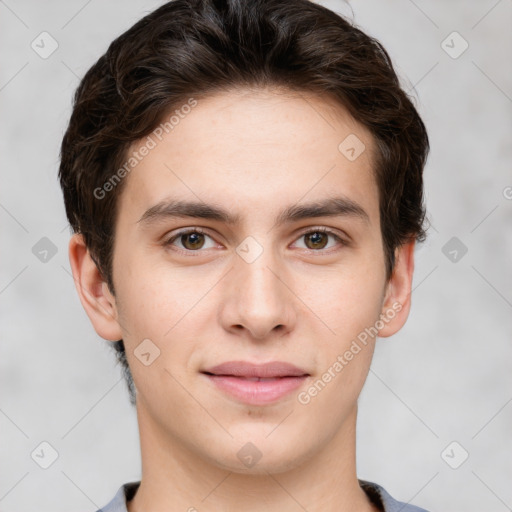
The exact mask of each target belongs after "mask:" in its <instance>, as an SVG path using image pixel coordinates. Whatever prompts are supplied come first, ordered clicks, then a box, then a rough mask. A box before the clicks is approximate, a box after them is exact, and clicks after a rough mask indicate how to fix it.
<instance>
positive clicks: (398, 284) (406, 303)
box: [378, 241, 415, 338]
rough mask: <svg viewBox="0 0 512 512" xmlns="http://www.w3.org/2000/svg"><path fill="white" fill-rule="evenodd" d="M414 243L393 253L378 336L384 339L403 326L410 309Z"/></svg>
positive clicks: (405, 245)
mask: <svg viewBox="0 0 512 512" xmlns="http://www.w3.org/2000/svg"><path fill="white" fill-rule="evenodd" d="M414 246H415V241H412V242H408V243H406V244H404V245H402V246H400V247H399V248H397V249H396V251H395V266H394V269H393V272H392V274H391V277H390V279H389V281H388V283H387V285H386V292H385V295H384V301H383V304H382V314H381V316H380V319H381V320H382V321H383V323H384V327H383V328H382V329H380V330H379V334H378V336H379V337H381V338H386V337H388V336H391V335H393V334H395V333H396V332H398V331H399V330H400V329H401V328H402V327H403V326H404V324H405V322H406V320H407V317H408V316H409V311H410V309H411V286H412V276H413V272H414Z"/></svg>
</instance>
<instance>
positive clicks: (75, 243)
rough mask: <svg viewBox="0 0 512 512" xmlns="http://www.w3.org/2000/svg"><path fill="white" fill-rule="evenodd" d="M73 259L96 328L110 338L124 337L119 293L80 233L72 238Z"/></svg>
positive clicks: (78, 286) (82, 299)
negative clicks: (97, 264)
mask: <svg viewBox="0 0 512 512" xmlns="http://www.w3.org/2000/svg"><path fill="white" fill-rule="evenodd" d="M69 262H70V265H71V270H72V273H73V279H74V281H75V287H76V290H77V292H78V296H79V298H80V302H81V303H82V306H83V307H84V309H85V312H86V313H87V316H88V317H89V319H90V321H91V323H92V325H93V327H94V330H95V331H96V332H97V333H98V335H99V336H101V337H102V338H104V339H106V340H109V341H118V340H120V339H122V337H123V335H122V330H121V326H120V324H119V322H118V312H117V305H116V300H115V297H114V296H113V295H112V293H111V292H110V290H109V289H108V286H107V283H106V282H105V281H104V279H103V277H102V275H101V273H100V271H99V270H98V267H97V266H96V263H95V262H94V260H93V259H92V258H91V255H90V253H89V250H88V248H87V247H86V245H85V242H84V239H83V236H82V235H80V234H75V235H73V236H72V237H71V240H70V241H69Z"/></svg>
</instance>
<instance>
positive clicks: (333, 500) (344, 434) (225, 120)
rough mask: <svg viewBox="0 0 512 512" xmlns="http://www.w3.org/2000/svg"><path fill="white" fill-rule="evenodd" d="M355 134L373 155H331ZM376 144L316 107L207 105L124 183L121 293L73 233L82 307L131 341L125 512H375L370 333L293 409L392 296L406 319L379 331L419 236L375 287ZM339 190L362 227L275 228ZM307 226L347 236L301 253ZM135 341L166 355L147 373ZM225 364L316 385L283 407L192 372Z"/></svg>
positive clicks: (268, 95)
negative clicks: (246, 397) (358, 440)
mask: <svg viewBox="0 0 512 512" xmlns="http://www.w3.org/2000/svg"><path fill="white" fill-rule="evenodd" d="M349 134H356V135H357V137H359V139H360V140H362V141H363V142H364V144H365V147H366V149H365V151H364V152H363V153H362V154H361V155H360V156H359V157H358V158H357V159H356V160H354V161H350V160H349V159H347V158H346V157H345V156H344V155H343V154H342V153H341V152H340V151H339V150H338V145H339V144H340V142H341V141H343V140H344V139H345V137H347V136H348V135H349ZM133 148H134V149H136V148H137V144H136V145H134V146H133ZM374 150H375V145H374V141H373V139H372V136H371V134H370V133H369V132H368V131H367V130H366V129H365V128H364V127H363V126H362V125H360V124H358V123H357V122H356V121H355V120H354V119H353V118H352V117H351V116H350V115H349V114H348V112H347V111H346V110H345V109H344V108H343V107H342V106H341V105H339V104H338V103H336V102H335V101H334V100H332V99H329V98H328V97H326V96H324V97H319V96H315V95H312V94H304V93H301V94H297V93H292V92H291V91H286V90H279V89H276V88H274V89H266V90H261V89H260V90H247V89H245V90H236V91H231V92H229V93H227V92H222V93H217V94H215V95H210V96H208V97H206V98H204V99H199V100H198V104H197V106H196V107H195V108H194V109H193V110H192V111H191V113H190V114H188V115H187V116H186V117H185V118H184V119H183V120H181V121H180V123H179V124H178V125H177V126H175V128H174V130H173V131H172V132H170V133H169V134H168V135H166V137H165V138H164V140H163V141H162V142H159V144H158V145H157V146H156V147H155V148H154V149H152V150H151V151H150V152H149V154H148V155H147V156H146V157H145V158H144V159H143V160H142V161H141V162H140V163H139V164H138V165H137V166H136V167H135V168H134V169H133V170H132V171H131V173H130V174H129V175H128V176H127V177H126V178H125V179H126V180H127V181H126V183H124V185H125V188H124V190H123V192H122V194H121V196H120V198H119V201H120V202H119V209H118V217H117V221H116V227H115V245H114V260H113V280H114V288H115V296H114V295H113V294H112V293H111V292H110V290H109V289H108V287H107V286H106V284H105V283H104V281H103V280H102V277H101V275H100V274H99V272H98V270H97V268H96V266H95V265H94V263H93V261H92V259H91V257H90V254H89V252H88V250H87V248H86V247H85V245H84V243H83V239H82V237H81V236H80V235H74V236H73V237H72V239H71V241H70V248H69V255H70V261H71V267H72V271H73V276H74V278H75V282H76V285H77V290H78V293H79V295H80V299H81V301H82V304H83V306H84V308H85V310H86V312H87V314H88V316H89V318H90V320H91V322H92V324H93V326H94V328H95V330H96V332H97V333H98V334H99V335H100V336H101V337H102V338H104V339H107V340H111V341H115V340H118V339H121V338H122V339H123V340H124V343H125V346H126V352H127V357H128V361H129V364H130V368H131V371H132V374H133V378H134V381H135V385H136V388H137V418H138V424H139V431H140V442H141V453H142V483H141V485H140V488H139V490H138V492H137V493H136V495H135V497H134V499H133V500H131V501H130V502H129V503H128V509H129V512H141V511H143V510H152V511H164V510H165V511H186V510H190V511H192V510H195V509H197V510H198V511H201V512H203V511H218V510H223V511H239V510H244V511H247V512H252V511H276V512H277V511H279V512H288V511H290V512H291V511H294V512H295V511H303V510H304V509H306V510H308V511H309V512H316V511H323V512H325V511H333V512H334V511H337V512H339V511H349V510H350V511H354V510H357V511H376V510H378V509H377V508H376V507H375V506H374V505H372V504H371V502H370V501H369V499H368V497H367V496H366V494H365V492H364V491H362V489H361V488H360V487H359V485H358V482H357V476H356V463H355V427H356V417H357V399H358V396H359V394H360V392H361V389H362V387H363V385H364V382H365V379H366V377H367V374H368V371H369V367H370V363H371V359H372V355H373V350H374V345H375V338H370V340H369V342H368V344H367V345H366V346H364V348H363V349H362V350H361V351H360V352H359V353H357V355H355V356H354V358H353V359H352V360H351V361H350V362H348V364H347V365H346V366H344V368H343V370H342V371H341V372H339V373H337V374H336V376H335V378H333V379H332V380H331V381H330V382H329V383H328V384H327V385H326V386H325V388H324V389H323V390H322V391H321V392H319V393H318V394H317V396H315V397H314V398H312V399H311V401H310V402H309V403H308V404H301V403H299V401H298V400H297V395H298V393H299V392H300V391H304V390H307V389H308V388H309V386H311V383H312V382H314V381H316V380H317V379H318V378H320V377H321V376H322V374H323V373H324V372H326V371H327V370H328V368H329V367H332V365H333V363H334V362H335V361H336V359H337V357H338V355H340V354H344V353H345V351H346V350H347V349H349V347H350V345H351V343H352V341H353V340H354V339H356V337H357V335H358V334H359V333H361V332H362V331H364V329H365V328H367V327H370V326H373V325H374V324H375V322H376V321H377V320H378V319H379V315H380V314H382V313H384V312H386V311H388V310H390V309H391V308H392V305H393V304H394V303H400V304H401V310H400V311H399V312H396V314H395V315H394V318H393V319H392V320H390V321H389V322H387V323H385V325H384V327H383V328H382V329H381V330H380V332H379V337H386V336H390V335H392V334H394V333H395V332H397V331H398V330H399V329H400V328H401V327H402V326H403V324H404V323H405V321H406V319H407V316H408V313H409V308H410V292H411V281H412V273H413V266H414V263H413V249H414V242H411V243H408V244H406V245H404V246H402V247H401V248H399V249H398V250H397V251H396V259H397V263H396V265H395V269H394V273H393V275H392V276H391V278H390V280H389V281H386V272H385V259H384V250H383V244H382V237H381V231H380V220H379V210H378V189H377V185H376V182H375V179H374V175H373V171H372V166H373V165H374V164H373V162H374V158H373V151H374ZM333 195H336V196H340V195H343V196H344V197H346V198H349V199H351V200H352V201H355V202H356V203H358V204H359V205H360V206H361V207H362V208H363V209H364V210H365V212H366V213H367V215H368V220H367V221H365V220H364V219H361V218H359V217H357V216H354V215H339V216H336V217H328V216H324V217H315V218H307V219H302V220H299V221H294V222H290V223H286V224H283V225H276V224H275V219H276V216H277V215H278V213H279V212H281V210H282V209H284V208H286V207H288V206H293V205H296V204H303V203H306V202H310V201H316V200H322V199H325V198H329V197H332V196H333ZM169 198H173V199H182V200H184V199H186V200H195V201H198V200H199V201H203V202H205V203H215V204H216V205H218V206H222V207H225V208H227V209H228V210H229V211H230V212H231V213H236V214H239V216H240V222H239V223H237V224H235V225H228V224H225V223H223V222H221V221H216V220H211V219H201V218H189V217H185V218H160V219H159V220H154V222H152V223H151V222H150V223H144V222H139V219H140V218H141V216H142V215H143V214H144V212H145V211H146V210H147V209H149V208H151V207H152V206H154V205H155V204H157V203H159V202H160V201H163V200H167V199H169ZM195 227H200V228H202V230H203V231H204V232H205V233H206V235H207V236H203V238H201V235H199V237H200V238H199V241H200V242H203V243H204V245H203V246H201V244H199V248H198V249H197V248H196V249H194V247H196V246H194V245H193V243H197V238H196V239H194V240H192V243H190V240H191V239H190V237H188V238H187V237H178V238H177V239H175V240H174V242H172V245H171V243H169V244H168V245H166V242H168V241H169V239H170V238H171V237H172V236H173V235H175V234H176V233H177V232H178V231H179V230H180V229H181V230H182V229H184V228H195ZM318 227H325V228H327V229H330V230H332V231H333V232H334V234H335V235H338V236H340V238H342V239H343V240H344V241H345V242H346V243H342V242H340V241H338V240H337V239H336V238H335V237H334V236H333V235H323V237H322V235H317V237H318V236H319V237H320V241H318V238H317V239H316V240H317V241H316V243H317V244H318V245H314V243H313V244H312V243H311V242H310V241H309V238H308V237H307V236H304V235H305V234H307V233H311V232H313V233H314V232H315V228H318ZM248 236H251V237H253V238H254V239H255V240H256V241H257V242H258V243H259V244H260V246H261V248H262V249H263V252H262V253H261V255H260V256H259V257H258V258H257V259H256V260H255V261H253V262H252V263H248V262H246V261H245V260H244V259H243V258H242V257H240V256H239V255H238V254H237V252H236V249H237V247H238V246H239V244H241V242H242V241H243V240H244V239H245V238H246V237H248ZM184 244H185V245H184ZM190 247H192V249H190ZM187 248H188V253H185V251H187ZM180 249H181V251H182V252H180ZM144 339H150V340H151V341H152V343H154V344H155V345H156V346H157V347H158V348H159V350H160V356H159V357H157V358H156V359H155V360H154V361H153V362H152V363H151V364H150V365H149V366H146V365H144V364H142V363H141V362H140V360H138V358H137V357H136V356H135V354H134V350H135V349H136V348H137V346H138V345H139V344H140V343H141V341H142V340H144ZM231 360H245V361H251V362H257V363H261V362H268V361H276V360H279V361H287V362H290V363H292V364H295V365H296V366H299V367H301V368H303V369H305V370H306V371H307V372H308V373H310V375H311V376H310V377H308V379H307V381H306V382H305V383H304V385H303V386H302V387H301V388H300V389H299V390H297V391H294V392H292V393H291V394H290V395H288V396H286V397H284V398H282V399H280V400H279V401H278V402H276V403H273V404H269V405H263V406H256V405H248V404H244V403H242V402H240V401H238V400H236V399H234V398H232V397H230V396H228V395H226V394H224V393H223V392H221V391H219V390H218V389H217V388H216V387H215V386H214V385H212V384H211V382H210V381H209V380H208V379H207V378H205V377H204V375H202V374H200V371H201V370H204V369H206V368H208V367H211V366H213V365H216V364H219V363H222V362H225V361H231ZM248 442H251V443H252V444H253V445H255V446H256V447H257V449H258V450H259V452H261V454H262V457H261V459H260V460H259V461H258V463H257V464H255V465H254V466H252V467H246V466H245V465H244V464H243V463H242V462H241V461H240V459H239V458H238V457H237V452H238V451H239V450H240V449H241V448H242V447H243V446H244V445H246V443H248ZM191 507H195V509H194V508H191Z"/></svg>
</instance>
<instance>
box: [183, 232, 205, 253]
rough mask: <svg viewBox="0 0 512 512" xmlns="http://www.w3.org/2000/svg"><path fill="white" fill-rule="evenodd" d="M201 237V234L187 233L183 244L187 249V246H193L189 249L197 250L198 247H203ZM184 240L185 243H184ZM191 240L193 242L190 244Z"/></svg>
mask: <svg viewBox="0 0 512 512" xmlns="http://www.w3.org/2000/svg"><path fill="white" fill-rule="evenodd" d="M201 237H202V235H201V234H200V233H187V234H186V235H183V237H182V243H183V245H184V246H185V247H187V246H191V247H187V249H197V248H198V246H199V247H201V246H202V243H201V242H202V240H201ZM183 239H184V240H185V241H183ZM189 240H192V241H191V242H189Z"/></svg>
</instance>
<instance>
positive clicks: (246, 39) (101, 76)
mask: <svg viewBox="0 0 512 512" xmlns="http://www.w3.org/2000/svg"><path fill="white" fill-rule="evenodd" d="M266 86H284V87H285V88H288V89H291V90H296V91H304V92H313V93H316V94H319V95H323V94H327V95H329V96H331V97H334V98H336V99H337V100H338V101H339V102H340V104H342V105H343V106H344V107H345V108H346V109H347V110H348V111H349V112H350V114H351V115H352V116H353V117H354V118H355V119H356V120H357V121H358V122H360V123H361V124H363V125H364V126H365V127H366V128H367V129H369V131H370V132H371V133H372V135H373V137H374V139H375V143H376V147H377V149H378V151H377V158H376V162H375V176H376V181H377V184H378V187H379V208H380V218H381V230H382V238H383V245H384V252H385V256H386V268H387V277H388V278H389V277H390V276H391V273H392V270H393V267H394V253H395V249H396V248H397V247H399V246H400V245H402V244H403V243H405V242H407V241H409V240H413V239H415V240H417V241H423V240H424V238H425V230H424V227H423V223H424V218H425V209H424V205H423V179H422V172H423V168H424V165H425V162H426V158H427V155H428V151H429V141H428V136H427V132H426V129H425V126H424V124H423V122H422V120H421V118H420V116H419V114H418V112H417V111H416V109H415V107H414V105H413V103H412V102H411V100H410V98H409V97H408V95H407V94H406V93H405V92H404V91H403V90H402V89H401V87H400V84H399V80H398V78H397V75H396V73H395V71H394V68H393V65H392V62H391V59H390V57H389V55H388V53H387V52H386V50H385V49H384V48H383V46H382V45H381V44H380V43H379V42H378V41H377V40H376V39H374V38H372V37H370V36H368V35H366V34H365V33H364V32H362V31H361V30H360V29H358V28H357V27H355V26H354V25H353V24H352V23H350V22H349V21H347V20H345V19H344V18H343V17H341V16H339V15H337V14H336V13H334V12H332V11H330V10H329V9H327V8H325V7H322V6H321V5H318V4H316V3H313V2H310V1H308V0H173V1H170V2H168V3H166V4H164V5H162V6H161V7H159V8H158V9H157V10H155V11H154V12H152V13H150V14H148V15H147V16H145V17H144V18H142V19H141V20H140V21H139V22H137V23H136V24H135V25H134V26H133V27H131V28H130V29H129V30H127V31H126V32H125V33H123V34H122V35H120V36H119V37H118V38H116V39H115V40H114V41H113V42H112V43H111V45H110V46H109V48H108V50H107V52H106V53H105V54H104V55H103V56H101V57H100V58H99V59H98V61H97V62H96V63H95V64H94V65H93V66H92V67H91V68H90V69H89V70H88V72H87V73H86V75H85V76H84V78H83V79H82V81H81V82H80V84H79V86H78V89H77V91H76V93H75V96H74V103H73V111H72V114H71V119H70V122H69V126H68V128H67V131H66V133H65V135H64V138H63V141H62V146H61V162H60V169H59V178H60V183H61V187H62V190H63V194H64V201H65V206H66V214H67V217H68V220H69V223H70V225H71V227H72V229H73V231H74V232H78V233H81V234H82V235H83V237H84V240H85V243H86V245H87V247H88V248H89V250H90V253H91V256H92V257H93V259H94V261H95V263H96V264H97V266H98V269H99V271H100V272H101V274H102V276H103V277H104V279H105V281H106V282H107V284H108V286H109V288H110V290H111V291H112V293H115V290H114V283H113V279H112V256H113V254H112V252H113V234H114V226H115V222H116V213H117V210H116V205H117V204H118V202H119V201H118V199H119V195H120V193H121V191H122V189H123V183H124V181H123V180H121V181H120V182H119V183H116V184H115V185H116V186H113V187H111V190H109V192H108V193H106V194H102V197H100V198H98V194H97V193H95V191H97V190H98V189H102V187H103V186H104V184H105V183H106V182H107V181H108V180H109V179H111V177H112V175H113V173H114V172H115V170H116V169H119V168H120V167H121V166H122V165H123V162H124V161H125V158H126V154H127V150H128V148H129V147H130V146H131V144H133V143H134V142H136V141H138V140H140V139H141V138H143V137H145V136H147V135H149V134H150V133H151V132H152V131H153V130H154V129H155V128H156V127H157V126H158V125H159V124H160V123H161V122H162V118H163V116H164V115H165V114H167V113H168V112H169V111H170V110H171V109H172V108H175V107H178V106H180V105H182V104H184V103H186V102H187V100H188V99H189V98H190V97H195V98H198V97H201V96H202V97H204V96H206V95H208V94H210V93H215V92H220V91H229V90H232V89H233V88H240V87H242V88H243V87H266ZM102 190H104V189H102ZM114 347H115V348H116V351H117V356H118V359H119V361H120V362H121V363H122V365H123V368H124V373H125V377H126V380H127V383H128V388H129V391H130V399H131V402H132V403H135V392H134V386H133V381H132V377H131V374H130V370H129V367H128V363H127V360H126V354H125V349H124V344H123V341H122V340H120V341H118V342H115V343H114Z"/></svg>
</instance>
